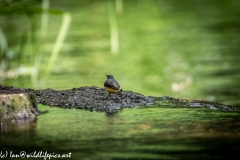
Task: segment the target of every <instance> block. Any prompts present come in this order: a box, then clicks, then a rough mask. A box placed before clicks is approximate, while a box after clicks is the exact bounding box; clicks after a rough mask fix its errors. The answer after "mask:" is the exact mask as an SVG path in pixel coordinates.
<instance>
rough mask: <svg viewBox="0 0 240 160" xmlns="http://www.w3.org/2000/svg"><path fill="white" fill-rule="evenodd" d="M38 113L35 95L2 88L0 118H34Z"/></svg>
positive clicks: (0, 91)
mask: <svg viewBox="0 0 240 160" xmlns="http://www.w3.org/2000/svg"><path fill="white" fill-rule="evenodd" d="M37 115H38V110H37V103H36V98H35V95H33V94H29V93H26V92H19V91H18V92H14V91H8V90H0V120H3V119H9V120H19V119H34V118H35V117H36V116H37Z"/></svg>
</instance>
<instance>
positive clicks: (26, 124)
mask: <svg viewBox="0 0 240 160" xmlns="http://www.w3.org/2000/svg"><path fill="white" fill-rule="evenodd" d="M36 125H37V118H33V119H18V120H8V119H2V120H1V134H21V133H23V132H24V133H26V132H29V131H33V130H35V128H36Z"/></svg>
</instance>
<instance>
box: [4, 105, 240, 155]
mask: <svg viewBox="0 0 240 160" xmlns="http://www.w3.org/2000/svg"><path fill="white" fill-rule="evenodd" d="M39 109H40V110H41V111H44V112H45V113H44V114H42V115H40V116H39V117H38V118H37V121H36V122H34V123H30V124H28V123H23V122H22V125H20V126H17V127H16V126H15V128H12V129H11V130H10V129H9V128H5V127H4V126H2V128H1V151H8V152H10V151H12V152H13V153H15V154H19V153H20V151H26V153H27V154H30V153H33V152H34V151H43V152H46V151H47V152H48V153H51V154H61V155H63V154H70V153H71V159H132V158H133V159H224V158H227V159H229V158H234V159H237V158H239V157H240V155H239V151H240V145H239V144H240V113H239V112H230V111H216V110H210V109H193V108H189V109H188V108H160V107H154V106H152V107H136V108H132V109H123V110H122V111H120V112H119V113H117V114H115V115H107V114H105V113H101V112H89V111H85V110H76V109H59V108H49V107H47V106H43V105H40V106H39ZM39 159H43V158H39Z"/></svg>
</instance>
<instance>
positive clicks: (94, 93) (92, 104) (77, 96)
mask: <svg viewBox="0 0 240 160" xmlns="http://www.w3.org/2000/svg"><path fill="white" fill-rule="evenodd" d="M1 89H5V90H9V91H11V90H14V91H18V90H19V91H23V92H26V93H28V94H32V95H35V96H36V99H37V103H41V104H45V105H49V106H51V107H54V106H56V107H62V108H77V109H88V110H89V111H103V112H106V113H115V112H117V111H118V110H121V109H123V108H133V107H135V106H151V105H153V106H158V107H169V108H172V107H178V108H183V107H192V108H196V107H198V108H206V107H207V108H210V109H216V110H230V111H231V110H238V109H236V108H233V107H230V106H226V105H223V104H220V103H215V102H209V101H204V100H191V101H189V100H185V99H177V98H171V97H168V96H164V97H153V96H144V95H142V94H139V93H136V92H132V91H121V92H118V93H117V94H111V95H110V96H109V97H108V92H106V91H105V89H104V88H99V87H96V86H91V87H87V86H84V87H80V88H73V89H68V90H53V89H50V88H48V89H44V90H34V89H21V88H15V87H4V86H0V90H1Z"/></svg>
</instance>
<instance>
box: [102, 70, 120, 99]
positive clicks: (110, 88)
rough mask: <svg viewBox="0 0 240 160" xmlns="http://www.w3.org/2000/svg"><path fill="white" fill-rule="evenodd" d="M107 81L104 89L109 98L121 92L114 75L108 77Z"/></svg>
mask: <svg viewBox="0 0 240 160" xmlns="http://www.w3.org/2000/svg"><path fill="white" fill-rule="evenodd" d="M106 76H107V80H106V81H105V82H104V88H105V90H106V91H107V92H108V96H110V94H111V93H118V92H119V91H120V85H119V83H118V82H117V81H116V80H115V79H114V77H113V75H106Z"/></svg>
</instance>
